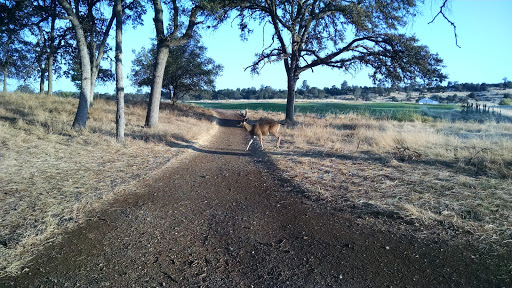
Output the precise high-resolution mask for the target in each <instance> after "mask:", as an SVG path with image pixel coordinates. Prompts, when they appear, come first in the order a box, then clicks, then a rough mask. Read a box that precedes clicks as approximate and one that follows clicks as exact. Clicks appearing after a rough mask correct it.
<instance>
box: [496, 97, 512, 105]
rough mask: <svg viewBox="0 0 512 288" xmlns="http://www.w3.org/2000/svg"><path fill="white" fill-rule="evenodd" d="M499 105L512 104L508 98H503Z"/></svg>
mask: <svg viewBox="0 0 512 288" xmlns="http://www.w3.org/2000/svg"><path fill="white" fill-rule="evenodd" d="M499 105H512V101H511V100H510V98H504V99H502V100H501V101H500V103H499Z"/></svg>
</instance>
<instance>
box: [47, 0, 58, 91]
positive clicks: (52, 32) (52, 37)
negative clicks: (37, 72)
mask: <svg viewBox="0 0 512 288" xmlns="http://www.w3.org/2000/svg"><path fill="white" fill-rule="evenodd" d="M56 10H57V3H56V1H55V0H52V1H51V13H52V19H51V24H50V53H49V54H48V96H52V95H53V54H54V53H55V51H54V46H53V45H54V43H53V42H54V41H55V21H56V20H57V16H56V15H55V11H56Z"/></svg>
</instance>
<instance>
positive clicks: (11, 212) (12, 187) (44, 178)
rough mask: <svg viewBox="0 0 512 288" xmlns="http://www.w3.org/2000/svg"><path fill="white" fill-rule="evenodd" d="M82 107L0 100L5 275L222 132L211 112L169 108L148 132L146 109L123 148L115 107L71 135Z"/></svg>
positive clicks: (0, 250) (0, 233) (131, 107)
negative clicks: (97, 210)
mask: <svg viewBox="0 0 512 288" xmlns="http://www.w3.org/2000/svg"><path fill="white" fill-rule="evenodd" d="M77 104H78V101H77V100H76V99H64V98H57V97H41V96H37V95H23V94H0V203H1V204H0V275H3V274H10V273H15V272H17V271H18V270H19V268H20V267H21V266H22V265H23V263H25V262H26V261H27V259H29V258H30V257H31V256H32V255H34V253H35V251H37V249H39V248H40V247H41V246H42V245H43V244H44V243H45V242H48V241H51V240H53V239H54V238H55V237H58V235H59V233H60V232H61V231H63V230H65V229H68V228H70V227H72V226H74V225H76V224H77V223H80V222H81V221H83V220H84V217H85V215H86V214H87V213H88V211H91V210H92V209H95V208H97V207H98V206H99V205H103V203H105V200H108V199H110V198H112V197H114V196H115V194H117V193H118V192H119V191H120V190H121V189H123V188H125V187H127V186H128V185H130V184H131V183H133V182H134V181H136V180H138V179H141V178H145V177H150V175H151V174H152V173H154V172H155V171H157V170H158V169H160V168H162V167H163V166H165V165H166V164H168V163H170V162H172V161H174V160H175V159H177V158H178V157H179V156H181V155H183V154H184V153H186V152H187V151H190V149H187V147H190V145H198V144H197V143H198V142H199V141H201V140H204V138H205V137H209V136H210V135H212V134H213V133H214V132H215V130H216V127H217V126H216V125H215V124H214V123H213V117H212V114H211V112H209V111H207V110H205V109H200V108H190V107H186V106H178V107H174V108H172V107H170V106H167V105H162V108H161V112H160V122H159V123H160V124H159V126H158V128H155V129H144V128H143V127H142V126H143V124H144V119H145V113H146V106H145V104H143V103H141V104H127V105H126V108H125V113H126V129H125V135H126V143H125V144H124V145H121V144H118V143H117V142H116V141H115V109H116V105H115V103H114V102H112V101H105V100H96V101H95V102H94V106H93V107H92V108H91V109H90V114H89V120H88V122H87V129H85V130H82V131H80V132H77V131H74V130H73V129H71V124H72V122H73V118H74V114H75V112H76V107H77Z"/></svg>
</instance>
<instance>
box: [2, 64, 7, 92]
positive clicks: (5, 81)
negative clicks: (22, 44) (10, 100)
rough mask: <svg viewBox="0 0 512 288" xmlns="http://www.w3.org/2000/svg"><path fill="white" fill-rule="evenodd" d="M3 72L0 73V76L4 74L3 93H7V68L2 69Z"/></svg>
mask: <svg viewBox="0 0 512 288" xmlns="http://www.w3.org/2000/svg"><path fill="white" fill-rule="evenodd" d="M3 70H4V71H2V74H4V80H3V83H4V87H3V92H7V68H4V69H3Z"/></svg>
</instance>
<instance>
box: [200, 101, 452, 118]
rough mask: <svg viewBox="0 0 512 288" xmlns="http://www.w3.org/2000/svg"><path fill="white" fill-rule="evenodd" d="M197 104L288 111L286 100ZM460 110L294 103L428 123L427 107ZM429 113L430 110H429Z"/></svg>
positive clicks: (310, 109) (312, 109) (305, 110)
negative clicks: (280, 101)
mask: <svg viewBox="0 0 512 288" xmlns="http://www.w3.org/2000/svg"><path fill="white" fill-rule="evenodd" d="M194 104H196V105H199V106H201V107H204V108H214V109H232V110H243V109H246V108H247V109H250V110H263V111H269V112H281V113H284V112H285V111H286V104H285V103H269V102H247V103H236V102H235V103H230V102H195V103H194ZM454 109H457V106H456V105H419V104H414V103H364V104H356V103H332V102H309V103H295V113H301V114H318V115H326V114H334V115H338V114H348V113H357V114H363V115H367V116H372V117H374V118H378V119H393V120H398V121H406V122H410V121H422V122H429V121H430V120H431V119H432V118H431V117H428V115H427V113H425V110H428V111H429V112H434V111H451V110H454ZM429 114H430V113H429Z"/></svg>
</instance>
